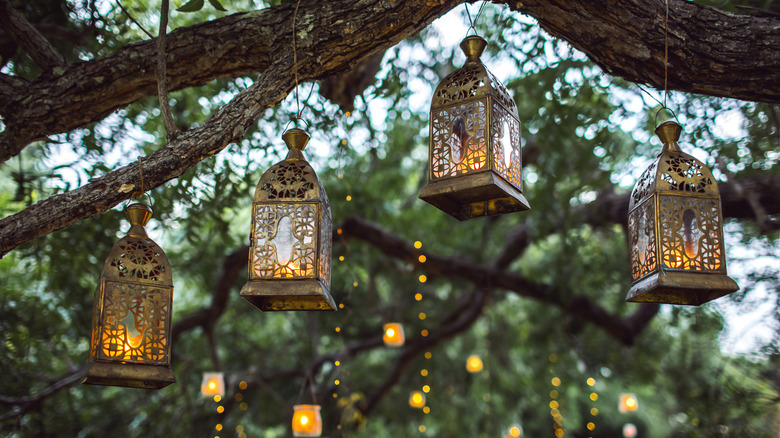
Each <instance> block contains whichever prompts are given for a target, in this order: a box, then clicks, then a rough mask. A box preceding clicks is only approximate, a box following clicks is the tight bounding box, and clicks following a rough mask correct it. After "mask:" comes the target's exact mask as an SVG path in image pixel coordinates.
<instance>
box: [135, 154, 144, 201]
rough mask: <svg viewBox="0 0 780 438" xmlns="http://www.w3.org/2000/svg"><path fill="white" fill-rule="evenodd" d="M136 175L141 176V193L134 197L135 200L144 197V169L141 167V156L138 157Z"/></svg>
mask: <svg viewBox="0 0 780 438" xmlns="http://www.w3.org/2000/svg"><path fill="white" fill-rule="evenodd" d="M138 173H139V174H141V187H140V188H141V193H139V194H138V196H136V199H141V198H142V197H143V196H144V168H143V166H141V156H140V155H139V156H138Z"/></svg>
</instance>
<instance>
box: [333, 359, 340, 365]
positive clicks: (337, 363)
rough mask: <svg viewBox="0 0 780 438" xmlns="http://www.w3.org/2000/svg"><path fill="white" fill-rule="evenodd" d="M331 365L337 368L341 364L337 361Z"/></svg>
mask: <svg viewBox="0 0 780 438" xmlns="http://www.w3.org/2000/svg"><path fill="white" fill-rule="evenodd" d="M333 365H336V366H339V365H341V362H340V361H338V360H337V361H335V362H333Z"/></svg>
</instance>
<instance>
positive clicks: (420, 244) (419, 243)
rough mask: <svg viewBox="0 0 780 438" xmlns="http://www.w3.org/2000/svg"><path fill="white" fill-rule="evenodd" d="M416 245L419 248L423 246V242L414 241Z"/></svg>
mask: <svg viewBox="0 0 780 438" xmlns="http://www.w3.org/2000/svg"><path fill="white" fill-rule="evenodd" d="M414 247H415V248H417V249H420V248H422V242H420V241H419V240H418V241H416V242H414Z"/></svg>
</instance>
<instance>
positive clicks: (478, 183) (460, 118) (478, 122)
mask: <svg viewBox="0 0 780 438" xmlns="http://www.w3.org/2000/svg"><path fill="white" fill-rule="evenodd" d="M486 46H487V42H485V40H484V39H482V38H480V37H478V36H469V37H466V39H464V40H463V41H462V42H461V44H460V47H461V48H462V49H463V52H464V53H465V54H466V63H465V64H464V65H463V67H461V68H460V69H458V70H455V71H454V72H453V73H451V74H450V75H449V76H447V77H446V78H444V80H443V81H441V82H440V83H439V85H438V87H437V88H436V91H435V93H434V95H433V101H432V102H431V113H430V130H429V133H430V137H429V138H430V140H429V141H430V145H429V153H428V158H429V163H430V164H429V169H428V184H427V185H426V186H425V187H424V188H423V189H422V191H421V192H420V196H419V197H420V199H422V200H423V201H425V202H427V203H429V204H431V205H433V206H435V207H436V208H438V209H439V210H442V211H443V212H445V213H447V214H449V215H451V216H453V217H455V218H456V219H458V220H466V219H471V218H475V217H480V216H490V215H496V214H504V213H512V212H516V211H521V210H528V209H530V206H529V205H528V201H527V200H526V199H525V197H524V196H523V182H522V178H521V170H522V152H521V148H520V121H519V119H518V115H517V105H516V104H515V102H514V100H512V97H511V96H510V95H509V92H508V91H507V90H506V88H504V86H503V85H502V84H501V83H500V82H499V81H498V79H496V77H495V76H493V74H491V73H490V72H489V71H488V69H487V68H485V66H484V65H483V64H482V62H481V61H480V59H479V57H480V55H481V54H482V52H483V51H484V50H485V47H486Z"/></svg>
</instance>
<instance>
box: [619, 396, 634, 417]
mask: <svg viewBox="0 0 780 438" xmlns="http://www.w3.org/2000/svg"><path fill="white" fill-rule="evenodd" d="M638 407H639V402H637V400H636V396H635V395H634V394H620V401H619V402H618V411H620V412H621V413H623V414H625V413H627V412H634V411H636V410H637V408H638Z"/></svg>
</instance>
